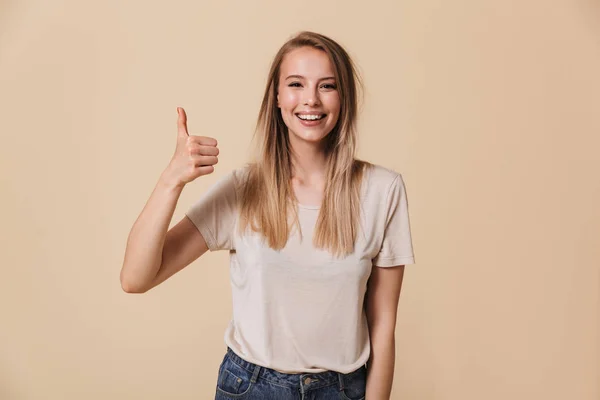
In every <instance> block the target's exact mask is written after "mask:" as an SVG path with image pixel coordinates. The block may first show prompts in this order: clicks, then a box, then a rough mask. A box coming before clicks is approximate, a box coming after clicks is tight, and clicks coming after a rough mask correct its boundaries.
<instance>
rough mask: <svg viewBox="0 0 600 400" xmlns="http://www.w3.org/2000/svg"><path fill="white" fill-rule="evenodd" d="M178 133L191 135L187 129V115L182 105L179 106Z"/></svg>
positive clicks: (179, 134)
mask: <svg viewBox="0 0 600 400" xmlns="http://www.w3.org/2000/svg"><path fill="white" fill-rule="evenodd" d="M177 115H178V117H177V135H178V136H184V137H185V136H189V133H188V130H187V115H186V114H185V110H184V109H183V108H182V107H177Z"/></svg>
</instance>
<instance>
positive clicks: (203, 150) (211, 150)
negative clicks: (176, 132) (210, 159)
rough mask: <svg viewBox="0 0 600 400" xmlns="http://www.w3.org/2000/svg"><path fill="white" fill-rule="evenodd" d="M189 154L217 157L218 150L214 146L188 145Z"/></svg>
mask: <svg viewBox="0 0 600 400" xmlns="http://www.w3.org/2000/svg"><path fill="white" fill-rule="evenodd" d="M188 146H189V149H190V154H198V155H201V156H218V155H219V148H218V147H216V146H202V145H199V144H194V143H192V144H189V145H188Z"/></svg>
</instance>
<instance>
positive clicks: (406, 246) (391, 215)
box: [373, 174, 415, 267]
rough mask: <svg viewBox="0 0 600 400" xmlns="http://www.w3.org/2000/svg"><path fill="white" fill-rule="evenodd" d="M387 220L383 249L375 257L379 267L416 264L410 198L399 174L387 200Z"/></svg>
mask: <svg viewBox="0 0 600 400" xmlns="http://www.w3.org/2000/svg"><path fill="white" fill-rule="evenodd" d="M385 205H386V208H387V213H386V221H385V230H384V236H383V242H382V244H381V249H380V250H379V253H378V254H377V256H376V257H375V258H374V259H373V265H375V266H378V267H393V266H396V265H405V264H414V263H415V258H414V254H413V248H412V238H411V233H410V221H409V216H408V199H407V196H406V188H405V186H404V181H403V179H402V176H401V175H400V174H398V175H397V176H396V178H394V181H393V182H392V184H391V186H390V189H389V193H388V194H387V200H386V203H385Z"/></svg>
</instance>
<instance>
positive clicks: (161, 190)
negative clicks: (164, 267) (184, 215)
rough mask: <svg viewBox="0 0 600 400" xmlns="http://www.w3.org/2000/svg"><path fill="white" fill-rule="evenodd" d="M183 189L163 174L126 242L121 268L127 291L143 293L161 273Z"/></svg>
mask: <svg viewBox="0 0 600 400" xmlns="http://www.w3.org/2000/svg"><path fill="white" fill-rule="evenodd" d="M182 190H183V186H180V185H175V184H173V183H172V182H171V181H170V180H169V177H168V175H167V173H166V171H165V172H164V173H163V174H162V175H161V177H160V179H159V180H158V183H157V184H156V187H155V188H154V190H153V192H152V194H151V195H150V198H149V199H148V201H147V202H146V205H145V206H144V209H143V210H142V212H141V213H140V215H139V217H138V218H137V220H136V221H135V223H134V224H133V227H132V228H131V232H130V233H129V237H128V239H127V247H126V250H125V257H124V260H123V268H122V269H121V285H122V286H123V289H124V290H126V291H128V292H139V291H143V290H144V287H146V286H147V285H148V284H149V283H150V282H151V281H152V279H154V277H155V276H156V274H157V273H158V270H159V268H160V264H161V261H162V251H163V246H164V242H165V237H166V233H167V230H168V228H169V224H170V223H171V219H172V218H173V213H174V212H175V208H176V206H177V201H178V200H179V196H180V195H181V192H182Z"/></svg>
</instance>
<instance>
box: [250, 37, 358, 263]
mask: <svg viewBox="0 0 600 400" xmlns="http://www.w3.org/2000/svg"><path fill="white" fill-rule="evenodd" d="M305 46H308V47H311V48H315V49H318V50H320V51H323V52H325V53H326V54H327V56H328V57H329V60H330V62H331V63H332V65H333V66H334V74H335V79H336V83H337V87H338V89H337V90H338V94H339V96H340V103H341V104H340V114H339V118H338V121H337V123H336V125H335V126H334V128H333V129H332V130H331V132H330V133H329V134H328V135H327V136H326V137H325V138H324V139H323V140H324V141H325V142H324V151H325V155H326V160H327V161H326V186H325V191H324V196H323V201H322V204H321V208H320V210H319V216H318V219H317V222H316V226H315V233H314V235H313V245H314V246H315V247H317V248H320V249H326V250H328V251H329V252H331V253H332V254H334V255H335V256H337V257H339V256H346V255H348V254H351V253H352V252H353V251H354V243H355V241H356V236H357V232H358V229H359V224H360V221H359V218H360V187H361V182H362V178H363V175H364V170H365V168H366V167H367V166H368V165H370V164H369V163H368V162H366V161H361V160H357V159H356V158H355V154H356V144H357V134H356V120H357V114H358V90H359V88H360V89H361V90H362V81H361V78H360V76H359V74H358V72H357V70H356V67H355V64H354V62H353V61H352V59H351V58H350V56H349V55H348V53H347V52H346V51H345V50H344V48H343V47H342V46H340V45H339V44H338V43H336V42H335V41H334V40H332V39H330V38H328V37H326V36H324V35H321V34H318V33H314V32H308V31H304V32H300V33H299V34H297V35H295V36H294V37H292V38H291V39H289V40H288V41H287V42H286V43H285V44H284V45H283V46H282V47H281V48H280V49H279V51H278V52H277V54H276V55H275V58H274V59H273V61H272V64H271V68H270V71H269V75H268V79H267V86H266V90H265V93H264V96H263V100H262V104H261V107H260V112H259V116H258V121H257V124H256V130H255V132H254V139H255V140H256V139H257V140H256V142H255V144H256V145H257V147H256V151H255V153H254V157H255V159H254V161H253V162H251V163H249V164H248V174H247V176H246V181H245V184H244V185H243V189H242V193H243V196H242V201H241V208H240V223H239V229H240V232H244V231H245V230H246V229H247V228H248V226H250V227H251V229H252V230H253V231H254V232H258V233H260V234H262V236H263V237H264V238H265V239H266V241H267V243H268V245H269V247H271V248H273V249H275V250H279V249H282V248H283V247H285V245H286V243H287V241H288V237H289V235H290V233H291V231H292V228H293V226H296V227H297V228H298V231H299V232H300V235H301V234H302V233H301V230H300V224H299V223H298V211H297V206H298V201H297V199H296V197H295V195H294V191H293V188H292V148H291V145H290V140H289V136H288V135H289V132H288V128H287V126H286V125H285V123H284V121H283V118H282V116H281V112H280V110H279V107H277V92H278V87H279V75H280V69H281V63H282V62H283V59H284V57H285V55H286V54H288V53H289V52H290V51H292V50H294V49H297V48H300V47H305ZM361 93H362V92H361ZM290 216H291V219H290Z"/></svg>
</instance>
